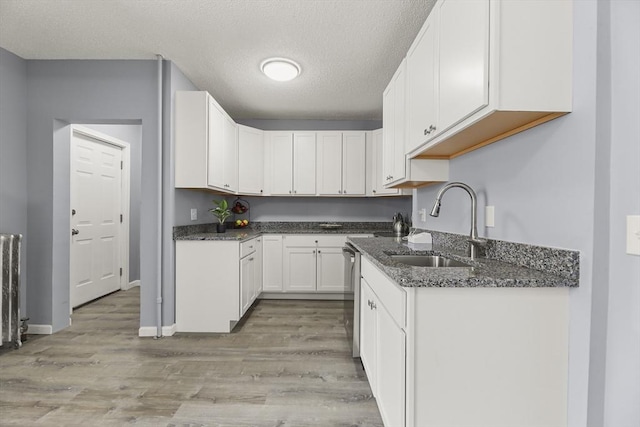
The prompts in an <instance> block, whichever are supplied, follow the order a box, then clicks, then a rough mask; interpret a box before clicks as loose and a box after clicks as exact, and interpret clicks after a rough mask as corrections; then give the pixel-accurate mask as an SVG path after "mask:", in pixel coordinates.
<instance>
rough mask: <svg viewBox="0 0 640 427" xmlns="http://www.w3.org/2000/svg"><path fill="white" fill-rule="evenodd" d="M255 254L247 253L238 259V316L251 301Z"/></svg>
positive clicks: (241, 314)
mask: <svg viewBox="0 0 640 427" xmlns="http://www.w3.org/2000/svg"><path fill="white" fill-rule="evenodd" d="M254 255H255V254H251V255H247V256H246V257H244V258H242V259H241V260H240V316H241V317H242V316H244V313H245V312H246V311H247V309H248V308H249V307H250V306H251V303H252V302H253V300H252V297H253V293H254V291H253V289H254V283H255V265H256V263H255V258H254Z"/></svg>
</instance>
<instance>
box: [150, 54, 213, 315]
mask: <svg viewBox="0 0 640 427" xmlns="http://www.w3.org/2000/svg"><path fill="white" fill-rule="evenodd" d="M164 73H165V79H164V81H165V84H164V95H163V96H164V98H165V102H164V107H165V108H164V111H163V116H164V117H163V122H164V123H163V134H164V135H163V138H164V147H163V152H164V155H163V168H164V182H163V185H164V189H163V196H162V206H163V218H162V232H163V235H164V236H163V244H162V299H163V306H162V324H163V325H172V324H174V323H175V244H174V241H173V227H174V226H175V225H182V224H186V222H185V221H186V220H187V219H189V218H190V212H189V209H188V208H186V207H189V208H191V207H198V208H201V207H203V206H204V205H205V202H204V199H205V194H206V192H203V191H194V190H184V189H176V188H174V187H175V176H174V157H173V152H174V149H173V147H174V145H175V139H174V132H173V116H174V108H175V92H176V91H178V90H198V88H197V87H196V86H195V85H194V84H193V83H191V81H190V80H189V79H188V78H187V77H186V76H185V75H184V74H183V73H182V71H180V69H179V68H178V67H177V66H176V65H175V64H174V63H173V62H170V61H165V66H164ZM209 204H210V203H209ZM199 210H200V209H199ZM184 212H186V215H187V216H186V218H184V217H183V216H181V215H180V214H183V213H184ZM199 213H200V212H199ZM204 222H210V221H206V220H205V215H203V214H202V213H200V217H199V221H193V222H191V221H189V223H204Z"/></svg>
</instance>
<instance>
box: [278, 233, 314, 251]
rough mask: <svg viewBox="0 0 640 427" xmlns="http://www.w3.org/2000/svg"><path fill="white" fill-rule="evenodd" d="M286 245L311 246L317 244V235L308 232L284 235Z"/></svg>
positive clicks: (289, 246)
mask: <svg viewBox="0 0 640 427" xmlns="http://www.w3.org/2000/svg"><path fill="white" fill-rule="evenodd" d="M282 242H283V243H284V246H285V247H288V248H291V247H310V246H315V245H316V236H310V235H308V234H304V235H299V236H284V237H283V239H282Z"/></svg>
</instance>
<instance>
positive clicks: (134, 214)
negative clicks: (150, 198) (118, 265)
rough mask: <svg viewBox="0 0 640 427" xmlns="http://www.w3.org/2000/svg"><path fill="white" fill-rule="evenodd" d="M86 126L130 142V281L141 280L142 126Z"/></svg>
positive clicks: (93, 124) (87, 124) (92, 124)
mask: <svg viewBox="0 0 640 427" xmlns="http://www.w3.org/2000/svg"><path fill="white" fill-rule="evenodd" d="M82 125H83V126H85V127H88V128H90V129H94V130H97V131H98V132H102V133H104V134H106V135H109V136H112V137H114V138H118V139H119V140H121V141H124V142H128V143H129V146H130V148H129V150H130V159H129V160H130V162H131V177H130V185H129V186H130V193H129V281H130V282H132V281H134V280H140V200H141V198H140V185H141V182H140V179H141V176H140V172H141V170H142V126H141V125H139V124H96V123H83V124H82Z"/></svg>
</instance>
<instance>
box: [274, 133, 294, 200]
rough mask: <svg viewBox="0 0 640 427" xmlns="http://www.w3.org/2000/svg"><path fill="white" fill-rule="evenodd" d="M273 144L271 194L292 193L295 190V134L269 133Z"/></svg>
mask: <svg viewBox="0 0 640 427" xmlns="http://www.w3.org/2000/svg"><path fill="white" fill-rule="evenodd" d="M269 142H270V144H271V194H273V195H274V196H282V195H291V192H292V191H293V188H292V185H293V145H292V144H293V134H292V133H291V132H278V133H271V134H269Z"/></svg>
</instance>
